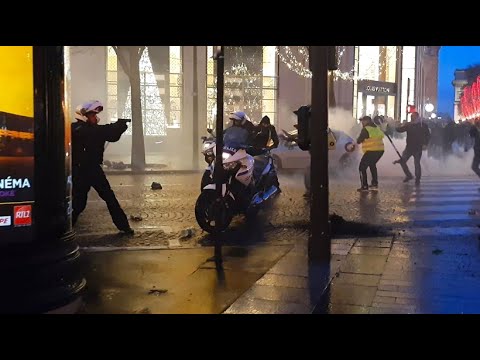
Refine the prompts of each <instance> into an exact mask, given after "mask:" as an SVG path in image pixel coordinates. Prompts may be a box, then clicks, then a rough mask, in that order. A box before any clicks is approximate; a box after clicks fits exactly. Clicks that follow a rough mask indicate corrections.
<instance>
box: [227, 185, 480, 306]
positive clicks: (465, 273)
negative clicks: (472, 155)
mask: <svg viewBox="0 0 480 360" xmlns="http://www.w3.org/2000/svg"><path fill="white" fill-rule="evenodd" d="M457 190H458V191H459V192H462V191H465V192H467V191H468V192H470V195H471V197H460V196H458V194H457ZM479 197H480V194H479V192H478V180H477V179H475V178H472V179H470V178H469V179H455V178H445V179H425V181H423V183H422V184H421V186H420V187H417V188H416V187H414V186H413V187H412V190H411V192H410V198H409V199H408V200H407V203H408V206H407V207H406V208H405V214H406V216H408V217H409V222H408V223H409V227H408V228H407V229H406V230H405V229H403V230H399V231H397V232H396V233H395V234H394V235H393V236H391V237H382V238H367V239H354V240H351V239H345V241H343V242H342V243H341V244H339V243H338V242H339V241H340V239H337V240H336V242H337V243H336V245H333V246H332V261H331V263H330V265H329V266H323V267H322V266H321V265H319V264H315V263H313V264H312V263H309V261H308V258H307V255H306V254H307V250H306V249H307V242H306V241H305V240H302V241H299V242H298V243H297V244H296V246H295V248H294V249H293V250H291V251H290V252H289V253H288V254H287V255H286V256H285V257H283V258H282V259H281V261H280V262H279V263H277V264H276V265H275V267H273V268H272V269H270V270H269V271H268V272H267V273H266V274H265V275H264V276H263V277H262V278H261V279H259V280H258V281H257V282H256V283H255V285H254V286H253V287H252V288H250V289H249V291H247V292H246V293H244V294H243V295H242V296H241V297H240V298H239V299H238V300H237V301H236V302H235V303H233V304H232V305H231V306H230V307H229V308H228V309H227V310H226V312H225V313H232V314H250V313H270V314H285V313H307V314H309V313H316V314H325V313H328V314H345V313H346V314H383V313H387V314H416V313H423V314H425V313H426V314H445V313H452V314H462V313H464V314H470V313H473V314H478V313H480V241H479V237H478V234H479V233H480V232H479V227H478V226H477V225H478V224H480V221H479V220H480V219H479V217H478V215H477V214H476V211H475V210H478V209H479V206H478V205H477V203H478V201H477V199H478V198H479ZM430 203H436V204H437V206H436V207H435V212H434V213H433V214H432V212H430V211H428V210H427V212H425V206H430V205H429V204H430ZM467 209H468V210H467ZM465 214H467V215H468V214H470V215H468V217H465V218H462V217H464V215H465ZM449 216H457V217H459V218H462V219H463V220H462V222H461V225H458V226H456V225H455V222H446V221H445V217H447V218H448V217H449ZM401 226H402V225H399V227H401Z"/></svg>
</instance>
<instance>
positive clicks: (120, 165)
mask: <svg viewBox="0 0 480 360" xmlns="http://www.w3.org/2000/svg"><path fill="white" fill-rule="evenodd" d="M112 168H113V169H115V170H125V169H126V168H127V165H125V164H124V163H123V161H120V162H114V161H112Z"/></svg>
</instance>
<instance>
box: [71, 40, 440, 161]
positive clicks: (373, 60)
mask: <svg viewBox="0 0 480 360" xmlns="http://www.w3.org/2000/svg"><path fill="white" fill-rule="evenodd" d="M431 48H432V47H414V46H403V47H400V46H344V47H338V62H339V70H338V71H336V72H335V75H334V81H333V94H332V95H333V96H332V97H331V100H333V102H334V105H335V107H336V108H337V109H343V110H345V114H349V115H348V118H349V119H347V121H348V122H351V123H352V124H356V121H357V120H358V119H359V118H360V117H361V116H363V115H371V116H374V115H376V114H379V115H384V116H387V117H391V118H394V119H402V120H405V119H406V118H407V111H406V109H407V105H408V104H410V105H413V104H415V105H417V104H418V105H419V109H420V108H422V109H423V104H424V103H425V99H428V101H430V102H432V103H433V104H434V105H435V107H436V102H437V100H436V91H437V89H436V82H437V81H436V80H437V75H436V74H437V68H438V60H437V58H438V49H436V50H435V49H433V50H432V49H431ZM281 49H287V50H288V51H287V53H283V54H282V50H281ZM305 49H306V48H305V47H275V46H239V47H225V95H224V99H225V104H224V105H225V115H224V118H225V125H228V113H229V112H233V111H237V110H243V111H246V112H247V114H248V115H249V116H250V117H251V118H252V120H253V121H254V122H258V121H260V119H261V117H262V116H263V115H268V116H269V117H270V119H271V120H272V122H273V124H274V125H275V126H276V128H277V130H279V131H280V130H281V129H285V130H291V129H293V125H294V124H295V123H296V116H295V115H294V114H293V111H294V110H296V109H298V107H300V106H302V105H306V104H310V102H311V78H310V77H309V76H308V54H306V52H305ZM69 51H70V53H71V89H70V93H71V102H72V106H73V107H74V106H76V105H77V104H81V103H82V102H84V101H86V100H89V99H98V100H100V101H102V102H103V103H104V104H105V111H104V112H103V113H102V114H101V115H102V116H101V117H102V119H103V121H104V122H110V121H115V120H116V119H117V118H119V117H123V118H129V117H131V109H130V99H131V94H130V81H129V78H128V75H127V74H126V73H125V72H124V71H123V68H122V65H121V63H120V61H119V59H118V58H117V55H116V52H115V50H114V49H113V47H109V46H91V47H80V46H74V47H69ZM292 54H297V55H298V56H297V57H296V58H293V56H294V55H292ZM212 55H213V47H211V46H147V47H145V48H144V50H143V52H142V56H141V58H140V61H139V70H140V85H141V94H142V96H141V98H142V117H143V128H144V136H145V149H146V160H147V164H157V165H159V164H160V165H162V166H164V167H165V168H168V169H174V170H182V169H191V168H196V167H198V166H203V160H202V157H201V154H200V149H201V148H200V146H201V141H200V137H201V136H203V135H206V130H207V129H208V128H213V127H214V126H215V118H216V62H215V61H214V60H213V58H212ZM298 69H302V71H298ZM293 70H295V71H293ZM407 93H408V96H407ZM335 121H336V119H335V118H333V119H332V122H331V124H330V125H331V127H332V128H335V127H338V126H339V124H336V123H335ZM130 153H131V132H130V130H129V131H128V132H127V133H126V134H124V136H122V138H121V140H120V141H119V142H117V143H113V144H109V145H108V147H107V149H106V156H105V157H106V159H110V160H112V161H124V162H126V163H128V162H129V161H130V160H129V157H130Z"/></svg>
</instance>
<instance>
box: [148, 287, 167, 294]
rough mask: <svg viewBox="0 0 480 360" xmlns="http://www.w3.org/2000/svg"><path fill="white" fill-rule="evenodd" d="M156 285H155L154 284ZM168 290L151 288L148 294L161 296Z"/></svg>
mask: <svg viewBox="0 0 480 360" xmlns="http://www.w3.org/2000/svg"><path fill="white" fill-rule="evenodd" d="M154 287H155V286H154ZM167 291H168V290H167V289H151V290H150V291H149V292H148V295H155V296H160V295H162V294H165V293H166V292H167Z"/></svg>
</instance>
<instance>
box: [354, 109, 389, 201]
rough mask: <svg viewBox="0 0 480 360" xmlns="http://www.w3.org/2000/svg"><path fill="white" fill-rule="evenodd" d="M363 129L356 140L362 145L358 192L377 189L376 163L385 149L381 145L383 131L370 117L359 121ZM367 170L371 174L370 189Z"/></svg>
mask: <svg viewBox="0 0 480 360" xmlns="http://www.w3.org/2000/svg"><path fill="white" fill-rule="evenodd" d="M360 121H361V123H362V125H363V129H362V131H361V132H360V135H359V137H358V139H357V144H362V151H363V157H362V159H361V160H360V165H359V166H358V171H359V172H360V185H361V187H360V188H359V189H358V191H369V190H377V189H378V173H377V162H378V160H380V158H381V157H382V156H383V152H384V150H385V147H384V145H383V137H384V136H385V135H384V133H383V131H382V130H381V129H380V128H379V127H377V125H375V123H374V122H373V121H372V118H371V117H370V116H364V117H362V118H361V119H360ZM367 168H370V172H371V173H372V183H371V185H370V188H369V186H368V181H367Z"/></svg>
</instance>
